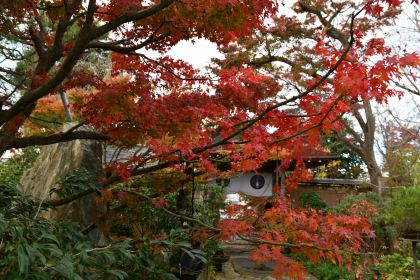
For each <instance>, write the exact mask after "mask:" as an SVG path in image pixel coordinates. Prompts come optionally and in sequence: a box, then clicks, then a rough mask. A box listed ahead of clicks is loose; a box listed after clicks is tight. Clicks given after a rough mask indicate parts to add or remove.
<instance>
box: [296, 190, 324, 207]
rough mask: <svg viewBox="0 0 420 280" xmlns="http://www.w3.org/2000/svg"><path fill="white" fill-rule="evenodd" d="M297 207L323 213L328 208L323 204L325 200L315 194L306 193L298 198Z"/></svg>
mask: <svg viewBox="0 0 420 280" xmlns="http://www.w3.org/2000/svg"><path fill="white" fill-rule="evenodd" d="M299 207H302V208H306V207H309V208H312V209H317V210H323V211H325V210H326V209H327V208H328V204H327V203H326V202H325V200H323V199H322V198H321V197H319V195H317V194H316V192H314V191H308V192H305V193H303V194H302V195H301V196H300V197H299Z"/></svg>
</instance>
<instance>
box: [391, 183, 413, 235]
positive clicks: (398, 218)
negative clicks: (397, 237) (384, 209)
mask: <svg viewBox="0 0 420 280" xmlns="http://www.w3.org/2000/svg"><path fill="white" fill-rule="evenodd" d="M419 201H420V186H418V185H416V186H413V187H407V188H401V189H399V190H398V192H397V193H396V194H395V195H393V197H392V198H391V199H390V200H389V201H388V202H387V206H388V210H389V213H390V214H391V220H392V222H393V223H394V226H395V228H396V229H397V230H398V231H400V232H405V233H419V232H420V207H419Z"/></svg>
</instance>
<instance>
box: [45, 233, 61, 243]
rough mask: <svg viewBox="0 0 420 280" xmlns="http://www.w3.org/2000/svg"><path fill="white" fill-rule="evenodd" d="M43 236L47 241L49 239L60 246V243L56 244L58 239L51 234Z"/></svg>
mask: <svg viewBox="0 0 420 280" xmlns="http://www.w3.org/2000/svg"><path fill="white" fill-rule="evenodd" d="M44 236H45V237H46V238H48V239H51V240H52V241H55V242H56V243H57V244H60V242H58V239H57V237H56V236H55V235H52V234H44Z"/></svg>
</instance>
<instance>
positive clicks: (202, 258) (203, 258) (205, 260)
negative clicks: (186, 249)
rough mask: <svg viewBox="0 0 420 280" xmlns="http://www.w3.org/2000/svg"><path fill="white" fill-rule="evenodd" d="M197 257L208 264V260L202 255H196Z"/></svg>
mask: <svg viewBox="0 0 420 280" xmlns="http://www.w3.org/2000/svg"><path fill="white" fill-rule="evenodd" d="M194 256H195V257H197V258H199V259H200V260H201V261H202V262H203V263H205V264H207V259H206V258H205V257H203V256H201V255H194Z"/></svg>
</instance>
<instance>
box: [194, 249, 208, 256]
mask: <svg viewBox="0 0 420 280" xmlns="http://www.w3.org/2000/svg"><path fill="white" fill-rule="evenodd" d="M191 252H192V253H194V254H200V255H203V256H205V255H206V252H204V251H201V250H199V249H193V250H191Z"/></svg>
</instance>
